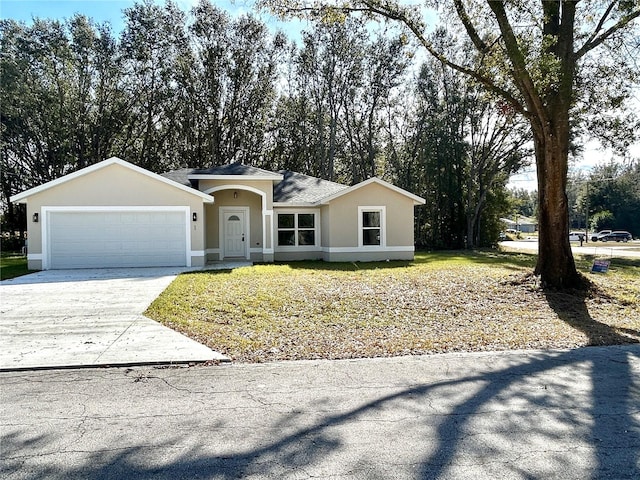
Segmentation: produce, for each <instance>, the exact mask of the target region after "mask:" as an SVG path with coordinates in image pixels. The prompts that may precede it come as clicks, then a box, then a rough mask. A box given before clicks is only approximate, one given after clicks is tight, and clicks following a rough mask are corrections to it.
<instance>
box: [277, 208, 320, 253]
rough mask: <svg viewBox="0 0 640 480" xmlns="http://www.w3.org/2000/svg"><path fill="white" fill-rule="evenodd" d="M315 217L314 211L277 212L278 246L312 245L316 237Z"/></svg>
mask: <svg viewBox="0 0 640 480" xmlns="http://www.w3.org/2000/svg"><path fill="white" fill-rule="evenodd" d="M317 223H318V222H317V219H316V214H315V213H279V214H278V246H279V247H301V246H310V245H311V246H313V245H315V244H316V239H317V236H318V235H317Z"/></svg>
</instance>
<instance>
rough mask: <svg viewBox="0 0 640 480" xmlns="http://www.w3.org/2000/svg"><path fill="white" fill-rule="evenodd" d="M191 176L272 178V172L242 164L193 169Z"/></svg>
mask: <svg viewBox="0 0 640 480" xmlns="http://www.w3.org/2000/svg"><path fill="white" fill-rule="evenodd" d="M191 174H192V175H245V176H251V177H273V175H275V173H274V172H270V171H269V170H264V169H262V168H257V167H252V166H251V165H244V164H242V163H237V162H236V163H229V164H227V165H218V166H217V167H211V168H206V169H194V170H193V171H192V172H191Z"/></svg>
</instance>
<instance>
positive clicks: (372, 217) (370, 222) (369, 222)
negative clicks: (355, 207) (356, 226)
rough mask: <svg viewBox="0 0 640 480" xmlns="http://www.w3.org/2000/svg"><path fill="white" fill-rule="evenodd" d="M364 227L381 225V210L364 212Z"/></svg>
mask: <svg viewBox="0 0 640 480" xmlns="http://www.w3.org/2000/svg"><path fill="white" fill-rule="evenodd" d="M362 226H363V227H379V226H380V212H362Z"/></svg>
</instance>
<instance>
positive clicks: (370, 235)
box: [362, 228, 380, 245]
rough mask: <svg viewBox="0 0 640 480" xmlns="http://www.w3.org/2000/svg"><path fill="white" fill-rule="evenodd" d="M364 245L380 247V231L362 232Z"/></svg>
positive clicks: (374, 229) (369, 230)
mask: <svg viewBox="0 0 640 480" xmlns="http://www.w3.org/2000/svg"><path fill="white" fill-rule="evenodd" d="M362 244H363V245H380V229H379V228H370V229H367V230H362Z"/></svg>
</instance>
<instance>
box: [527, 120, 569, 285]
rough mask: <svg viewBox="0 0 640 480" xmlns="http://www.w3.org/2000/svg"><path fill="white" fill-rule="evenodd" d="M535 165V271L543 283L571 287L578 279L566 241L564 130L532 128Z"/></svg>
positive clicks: (565, 156) (567, 232) (566, 166)
mask: <svg viewBox="0 0 640 480" xmlns="http://www.w3.org/2000/svg"><path fill="white" fill-rule="evenodd" d="M534 132H535V140H534V143H535V148H536V164H537V169H538V217H539V218H538V226H539V230H540V232H539V239H538V262H537V264H536V268H535V272H534V273H535V274H536V275H540V280H541V282H542V285H543V286H545V287H553V288H560V289H562V288H572V287H577V286H578V285H579V283H580V276H579V275H578V272H577V270H576V266H575V262H574V260H573V254H572V252H571V244H570V243H569V208H568V201H567V194H566V186H567V168H568V151H567V149H566V148H564V147H563V145H564V146H566V145H568V142H566V141H563V137H564V136H565V134H566V132H563V131H561V132H556V131H555V130H554V129H547V130H546V132H544V133H542V132H540V131H535V127H534Z"/></svg>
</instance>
